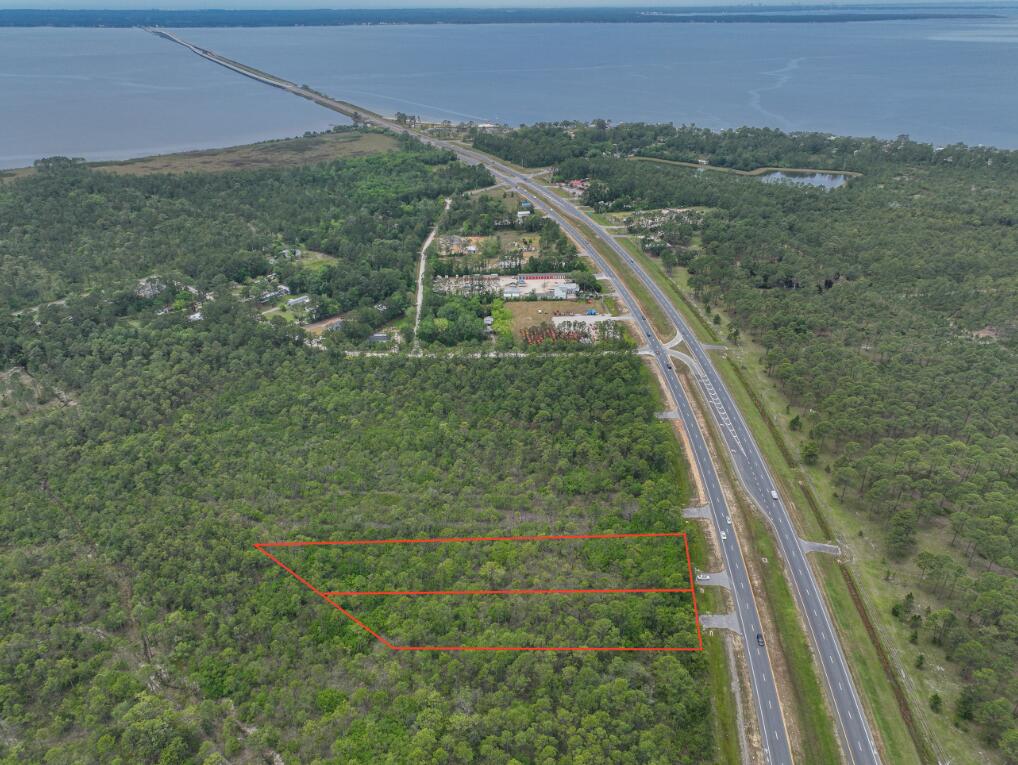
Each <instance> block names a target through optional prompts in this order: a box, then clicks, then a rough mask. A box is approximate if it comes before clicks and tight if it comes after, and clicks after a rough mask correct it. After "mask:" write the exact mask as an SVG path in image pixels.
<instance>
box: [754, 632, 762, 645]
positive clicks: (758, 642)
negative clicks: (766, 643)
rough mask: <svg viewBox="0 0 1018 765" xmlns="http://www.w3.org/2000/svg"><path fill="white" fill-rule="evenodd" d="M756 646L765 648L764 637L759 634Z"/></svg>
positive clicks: (757, 634)
mask: <svg viewBox="0 0 1018 765" xmlns="http://www.w3.org/2000/svg"><path fill="white" fill-rule="evenodd" d="M756 644H757V645H758V646H760V647H761V648H763V635H761V634H760V633H759V632H758V633H756Z"/></svg>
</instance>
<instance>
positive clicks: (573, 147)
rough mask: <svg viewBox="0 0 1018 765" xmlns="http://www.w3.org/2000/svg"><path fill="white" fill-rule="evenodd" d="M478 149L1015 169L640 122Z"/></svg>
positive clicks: (526, 157) (1005, 160)
mask: <svg viewBox="0 0 1018 765" xmlns="http://www.w3.org/2000/svg"><path fill="white" fill-rule="evenodd" d="M473 143H474V146H476V147H477V148H478V149H483V150H484V151H487V152H490V153H492V154H495V155H496V156H499V157H502V158H503V159H508V160H509V161H511V162H516V163H518V164H521V165H526V166H528V167H541V166H545V165H553V164H557V163H559V162H562V161H564V160H566V159H573V158H583V159H599V158H613V157H629V156H640V157H655V158H658V159H667V160H670V161H675V162H691V163H694V164H695V163H697V162H698V161H699V160H707V162H708V163H709V164H711V165H715V166H718V167H727V168H732V169H735V170H744V171H748V170H756V169H758V168H761V167H789V168H796V167H802V168H823V169H828V170H849V171H867V170H877V171H879V170H882V169H886V168H887V167H888V165H899V164H909V165H940V166H954V167H958V166H963V167H974V168H978V167H984V166H990V167H995V168H1001V169H1011V170H1012V171H1013V170H1016V169H1018V152H1015V151H1006V150H1002V149H994V148H992V147H971V146H962V145H952V146H946V147H934V146H931V145H930V144H924V143H917V142H915V141H910V140H909V139H908V137H907V136H901V137H899V138H897V139H893V140H886V139H881V138H850V137H846V136H833V135H831V134H830V133H784V132H782V131H780V130H777V129H775V128H755V127H740V128H734V129H731V130H710V129H708V128H701V127H697V126H695V125H681V126H674V125H669V124H646V123H640V122H633V123H623V124H620V125H616V126H611V125H609V123H608V122H606V121H605V120H595V121H594V122H593V123H590V124H586V123H577V122H566V123H547V124H539V125H532V126H528V127H522V128H520V129H518V130H512V131H506V132H489V131H482V130H475V131H474V132H473Z"/></svg>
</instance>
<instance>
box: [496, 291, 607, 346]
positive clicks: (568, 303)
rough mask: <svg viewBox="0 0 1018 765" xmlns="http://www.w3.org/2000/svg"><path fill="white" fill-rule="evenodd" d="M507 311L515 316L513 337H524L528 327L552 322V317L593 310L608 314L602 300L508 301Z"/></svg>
mask: <svg viewBox="0 0 1018 765" xmlns="http://www.w3.org/2000/svg"><path fill="white" fill-rule="evenodd" d="M505 307H506V309H507V310H508V311H509V313H511V314H512V315H513V337H516V338H520V337H522V332H523V330H524V329H526V328H528V327H534V326H537V325H538V324H542V323H544V322H546V321H547V322H550V321H551V317H552V316H555V315H563V314H577V313H586V312H587V311H589V310H590V309H591V308H593V309H594V310H595V311H597V312H598V313H607V311H606V310H605V306H604V303H602V302H601V301H600V300H591V301H586V300H507V301H506V303H505Z"/></svg>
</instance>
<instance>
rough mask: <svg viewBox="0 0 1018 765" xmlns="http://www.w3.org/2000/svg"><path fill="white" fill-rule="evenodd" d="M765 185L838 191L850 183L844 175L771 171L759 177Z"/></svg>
mask: <svg viewBox="0 0 1018 765" xmlns="http://www.w3.org/2000/svg"><path fill="white" fill-rule="evenodd" d="M759 178H760V180H762V181H763V182H764V183H794V184H796V185H798V186H816V187H818V188H821V189H828V190H830V189H836V188H838V187H839V186H844V185H845V184H846V183H848V176H847V175H845V174H844V173H818V172H812V171H807V172H799V171H796V170H771V171H770V172H767V173H762V174H761V175H760V176H759Z"/></svg>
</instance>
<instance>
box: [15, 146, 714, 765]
mask: <svg viewBox="0 0 1018 765" xmlns="http://www.w3.org/2000/svg"><path fill="white" fill-rule="evenodd" d="M487 182H488V177H487V176H486V174H485V173H483V171H479V170H477V169H474V168H467V167H464V166H461V165H459V164H457V163H453V162H452V161H451V160H450V157H449V156H448V155H446V154H444V153H441V152H435V151H433V150H430V149H424V148H423V147H421V146H420V145H418V144H413V143H406V144H404V146H403V147H402V149H401V150H400V151H398V152H393V153H389V154H386V155H381V156H377V157H369V158H365V159H355V160H344V161H339V162H331V163H325V164H319V165H313V166H309V167H304V168H297V169H283V170H264V171H256V172H235V173H224V174H218V175H216V174H205V175H202V176H199V175H196V174H195V175H184V176H168V175H155V176H139V177H126V176H125V177H118V176H113V175H110V174H105V173H102V172H98V171H95V170H92V169H89V168H88V167H86V166H83V165H81V164H80V163H76V162H72V161H68V160H54V161H49V162H45V163H42V164H41V166H40V167H39V168H38V169H37V172H36V173H35V174H34V175H33V176H32V177H29V178H27V179H23V180H18V181H14V182H10V183H6V184H4V185H3V186H0V207H2V210H3V213H2V215H0V221H2V223H0V226H2V227H3V229H2V236H0V248H2V250H3V270H4V274H5V277H4V282H3V283H4V289H5V290H6V291H5V293H4V300H5V303H6V305H5V308H6V309H7V310H6V311H5V312H4V314H3V317H2V318H0V357H2V358H0V365H2V369H3V370H5V371H4V373H3V377H2V383H3V385H2V387H0V393H2V395H0V441H2V447H0V473H2V474H3V476H4V480H3V482H2V483H0V539H2V540H3V542H2V543H0V569H2V571H3V576H2V577H0V619H2V621H3V624H4V630H3V631H2V634H0V762H3V763H12V764H13V763H25V762H27V763H42V762H51V763H56V762H83V763H88V762H111V763H112V762H123V763H128V762H130V763H160V765H172V764H176V763H180V764H185V763H186V764H190V763H195V764H199V763H200V764H202V765H210V764H214V763H225V762H227V761H229V762H263V761H273V760H275V761H282V762H287V763H289V762H311V761H316V762H322V763H326V762H328V763H337V764H338V763H344V764H345V763H351V762H362V763H384V762H388V763H394V764H395V763H405V762H422V763H425V762H434V763H439V762H442V763H471V762H475V763H476V762H491V763H506V764H507V765H508V764H509V763H516V762H534V763H539V762H540V763H551V762H556V763H559V762H562V763H600V762H629V763H655V764H659V765H666V763H667V764H670V763H676V762H679V763H683V762H685V763H698V762H706V761H710V760H711V758H712V756H713V751H714V744H713V728H712V704H711V699H710V698H709V695H708V692H707V688H708V687H709V683H708V682H707V677H706V673H707V671H708V670H707V666H706V663H705V661H704V659H703V657H702V656H701V655H700V654H685V653H683V654H669V655H662V654H618V653H576V652H564V653H529V652H520V653H500V654H472V653H458V654H451V653H441V652H438V653H395V652H393V651H391V650H390V649H388V648H386V647H385V646H383V645H382V644H381V643H379V642H378V641H377V640H375V639H374V638H373V637H371V636H370V635H368V634H367V633H366V632H364V631H363V630H361V629H360V628H359V627H357V626H356V625H355V624H353V623H352V622H350V621H349V620H347V619H345V618H344V617H343V616H342V615H341V614H339V613H337V612H336V611H335V610H334V609H332V608H330V607H328V605H327V604H324V603H323V602H322V601H321V600H320V599H319V598H318V597H316V596H315V595H314V594H313V593H311V592H310V591H309V590H308V589H306V588H305V587H303V586H301V585H300V584H299V583H298V582H296V581H295V580H294V579H293V578H292V577H290V576H289V575H288V574H286V573H285V572H284V571H283V570H282V569H280V568H279V567H277V566H275V565H274V564H273V563H272V562H271V561H269V560H267V559H266V558H265V557H264V556H263V555H261V554H260V553H259V552H258V550H256V549H255V548H254V547H253V544H254V543H256V542H264V541H271V540H299V539H349V538H361V539H371V538H379V537H400V538H418V537H429V536H448V535H467V536H469V535H490V534H496V535H510V536H516V535H521V534H547V533H589V532H594V533H600V532H634V531H667V532H675V531H681V530H683V529H684V528H685V526H684V523H685V522H684V521H683V520H682V517H681V508H682V506H683V504H684V502H685V499H686V496H685V492H686V489H685V487H686V472H685V466H684V464H683V461H682V456H681V454H680V452H679V449H678V446H677V444H676V442H675V439H674V437H673V435H672V433H671V431H670V430H669V428H668V427H667V426H666V425H665V424H663V423H661V422H660V421H658V420H656V419H655V418H654V416H653V412H654V410H655V409H656V408H657V406H658V404H657V402H656V400H655V399H654V398H653V396H652V395H651V392H650V379H649V376H648V374H647V372H646V369H645V368H644V367H643V365H642V364H641V363H640V362H639V361H638V360H637V359H636V358H635V357H634V356H632V355H630V354H628V353H614V354H601V353H598V354H590V353H587V354H584V353H575V354H567V355H548V354H543V355H533V356H521V357H511V358H503V359H492V358H488V359H481V358H462V357H460V358H457V357H454V356H447V357H437V358H429V357H424V358H414V357H410V356H407V355H392V356H387V357H382V358H379V357H357V356H347V355H345V354H343V353H341V352H337V351H334V350H320V349H316V348H313V347H311V346H310V345H309V344H308V337H307V336H306V335H305V333H304V331H303V330H301V329H300V328H299V327H297V326H295V325H294V324H293V323H290V322H287V321H285V320H283V319H282V318H273V319H271V320H265V319H264V318H260V316H259V308H258V307H257V306H256V304H255V303H254V302H252V301H249V300H247V299H246V298H244V297H243V295H244V293H243V291H238V290H237V289H234V284H235V283H236V282H242V281H244V280H245V279H247V277H249V276H261V275H263V274H265V273H266V271H268V270H269V268H270V267H271V268H273V269H274V270H276V271H278V272H279V275H280V277H281V278H282V280H283V281H285V282H287V283H290V284H291V285H292V286H293V288H294V290H296V289H302V290H307V291H311V292H314V293H315V294H318V295H321V296H322V297H323V298H331V299H333V300H335V301H336V302H337V303H342V304H343V306H352V307H353V310H354V312H355V313H356V310H357V306H364V305H366V304H367V303H368V302H369V301H377V300H379V299H386V300H389V299H390V298H392V297H393V296H397V297H398V296H399V295H400V294H402V293H405V292H407V291H408V290H409V289H410V288H411V286H412V279H413V267H414V263H415V259H416V254H417V252H418V251H419V249H420V246H421V243H422V242H423V239H424V238H425V236H426V234H427V232H428V230H429V229H430V227H431V226H432V225H433V224H434V222H435V220H436V219H437V217H438V215H439V214H440V212H441V209H442V202H441V200H442V197H444V196H447V195H452V196H455V195H457V194H458V193H459V192H461V191H464V190H467V189H470V188H474V187H477V186H481V185H484V184H486V183H487ZM548 236H549V239H550V242H551V246H553V245H554V241H555V240H554V234H553V233H549V234H548ZM295 246H300V247H307V248H313V249H314V250H316V251H320V252H323V253H326V254H327V255H329V256H331V259H329V260H325V261H323V262H324V263H325V264H326V265H325V266H324V267H320V268H315V269H314V270H312V271H310V273H311V274H312V275H313V276H315V278H318V279H319V280H320V281H319V282H318V283H317V286H316V285H312V284H310V283H308V282H305V283H301V282H300V281H299V280H300V279H302V278H306V277H305V276H304V274H305V273H308V272H306V271H302V270H300V269H299V268H297V267H296V266H295V264H294V263H293V261H292V260H287V259H285V258H281V257H278V256H279V251H280V248H283V249H287V250H291V251H292V250H293V249H294V248H295ZM274 260H275V262H273V261H274ZM153 273H156V274H160V275H163V276H165V280H166V281H169V280H170V279H179V280H180V283H182V284H186V285H188V286H190V287H192V288H193V289H195V290H196V291H197V292H199V293H205V294H206V299H205V302H204V304H203V305H202V317H201V320H194V317H189V316H187V315H186V312H184V311H156V310H154V309H155V308H157V307H158V306H159V305H161V304H162V303H163V302H164V301H165V300H166V299H167V297H166V296H164V295H163V294H161V293H160V294H151V295H150V294H147V293H143V292H139V290H138V289H137V287H138V279H139V277H143V276H148V275H151V274H153ZM209 292H211V293H214V299H212V298H208V297H207V295H208V293H209ZM191 294H192V293H190V292H187V291H186V290H185V291H184V298H183V300H184V301H187V300H188V299H189V298H188V297H187V296H188V295H191ZM169 297H170V299H173V298H174V296H173V295H172V294H171V295H170V296H169ZM58 298H59V299H58ZM177 299H180V298H177ZM33 303H43V304H41V305H38V306H36V307H34V308H32V309H30V310H25V309H24V307H25V306H27V305H30V304H33ZM12 309H13V310H12ZM329 346H332V344H331V343H330V344H329ZM406 552H407V550H406V549H405V548H404V549H402V550H399V549H396V550H393V549H389V550H386V551H382V554H379V555H376V556H374V557H373V558H372V559H371V560H363V559H361V558H358V557H357V556H356V555H350V556H342V555H340V556H335V555H333V556H331V557H330V556H327V555H323V554H321V553H318V554H317V557H318V558H320V559H317V560H316V559H315V558H316V556H314V555H312V556H309V559H308V560H305V561H294V560H292V557H293V555H291V560H290V562H291V563H292V564H293V565H294V566H296V567H297V568H302V567H303V569H302V570H305V571H306V572H308V573H310V574H311V575H313V576H314V577H315V578H316V579H319V580H320V581H321V582H322V583H323V586H326V585H327V586H334V587H340V588H342V587H350V586H355V585H357V584H358V583H363V582H369V583H376V584H379V583H387V582H395V583H396V584H397V585H401V584H403V583H407V582H409V583H411V584H416V585H417V586H418V587H422V586H423V587H428V586H432V585H436V584H438V585H442V586H445V585H448V586H450V587H452V588H453V589H457V590H458V589H462V588H473V587H481V588H485V589H488V588H493V587H497V588H510V589H515V588H517V587H519V586H524V587H526V586H531V585H533V586H536V587H548V586H552V587H554V586H556V585H558V584H563V583H564V584H565V586H567V587H584V586H587V585H588V584H589V583H596V584H598V585H603V586H604V587H605V588H616V587H633V586H641V585H644V584H646V583H647V582H648V581H650V584H651V586H658V587H686V586H688V571H687V568H686V560H685V554H684V549H683V548H680V547H678V546H676V545H672V546H669V547H667V548H664V547H658V548H653V546H651V547H648V546H642V547H625V546H622V545H612V544H607V545H602V546H596V545H594V546H587V545H571V546H570V545H565V546H559V547H554V546H552V547H548V546H542V545H537V546H533V545H526V544H521V545H519V546H518V547H515V548H513V549H510V550H504V549H500V548H497V547H487V548H486V547H483V546H482V547H471V548H469V549H467V548H465V547H464V548H461V549H459V550H449V549H448V548H437V547H436V548H432V549H431V551H430V553H431V554H430V555H429V554H424V553H423V552H422V551H420V550H418V551H417V552H418V553H419V554H418V555H416V556H411V558H410V559H408V558H407V556H406V555H405V553H406ZM699 554H701V551H699V550H697V549H694V555H699ZM435 555H437V556H438V558H435V557H434V556H435ZM298 557H299V556H298ZM344 572H346V573H345V575H344ZM415 573H416V574H417V575H419V576H418V578H417V581H416V582H410V581H409V579H408V577H411V576H412V575H414V574H415ZM543 574H547V577H544V576H543ZM651 580H652V581H651ZM522 597H526V596H501V595H493V596H479V597H477V598H473V599H470V600H466V601H464V600H463V599H462V598H459V599H458V598H455V597H450V598H447V599H437V600H436V599H434V598H432V599H428V600H421V599H417V600H412V601H411V602H401V601H404V600H405V598H395V599H392V598H389V599H386V598H381V599H379V598H371V597H368V598H365V599H360V600H359V601H358V602H357V603H353V604H351V603H348V602H345V601H344V602H345V604H346V605H348V606H350V607H351V608H357V609H359V612H360V613H362V615H363V616H364V617H365V618H367V619H368V620H369V621H371V622H372V623H373V624H375V625H376V626H378V628H379V629H382V630H383V631H384V633H385V634H386V635H387V636H388V637H389V638H390V639H392V640H393V641H395V642H396V643H397V644H407V645H412V644H419V643H421V642H424V643H429V642H432V641H437V642H449V643H453V644H460V643H462V644H494V645H506V646H530V645H547V644H563V645H589V646H599V645H601V646H603V645H665V646H691V645H696V633H695V622H694V616H693V612H692V609H691V603H690V596H689V595H688V594H680V593H676V594H669V593H658V594H654V595H650V596H640V595H635V596H625V595H603V596H596V597H591V598H589V599H588V600H584V599H582V598H579V597H578V598H576V599H559V600H555V599H548V600H544V601H542V602H541V603H535V602H532V601H528V602H522V603H521V602H520V599H521V598H522ZM278 758H282V759H281V760H280V759H278Z"/></svg>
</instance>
